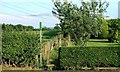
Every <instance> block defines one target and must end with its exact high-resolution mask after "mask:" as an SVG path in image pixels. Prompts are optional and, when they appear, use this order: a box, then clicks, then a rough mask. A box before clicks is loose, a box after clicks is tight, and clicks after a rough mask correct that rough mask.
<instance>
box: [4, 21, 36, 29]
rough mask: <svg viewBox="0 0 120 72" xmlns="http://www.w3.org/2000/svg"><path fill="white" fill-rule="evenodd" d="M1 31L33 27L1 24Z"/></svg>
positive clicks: (30, 27)
mask: <svg viewBox="0 0 120 72" xmlns="http://www.w3.org/2000/svg"><path fill="white" fill-rule="evenodd" d="M2 30H3V31H33V30H34V27H32V26H23V25H21V24H18V25H12V24H4V23H3V24H2Z"/></svg>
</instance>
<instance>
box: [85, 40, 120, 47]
mask: <svg viewBox="0 0 120 72" xmlns="http://www.w3.org/2000/svg"><path fill="white" fill-rule="evenodd" d="M87 46H88V47H91V46H92V47H93V46H94V47H98V46H99V47H103V46H104V47H107V46H109V47H118V46H120V44H118V43H110V42H108V40H107V39H90V41H89V42H88V43H87Z"/></svg>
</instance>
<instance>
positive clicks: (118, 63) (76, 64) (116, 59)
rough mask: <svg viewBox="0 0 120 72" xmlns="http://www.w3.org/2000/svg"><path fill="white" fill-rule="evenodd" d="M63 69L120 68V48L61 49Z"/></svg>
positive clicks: (60, 59)
mask: <svg viewBox="0 0 120 72" xmlns="http://www.w3.org/2000/svg"><path fill="white" fill-rule="evenodd" d="M59 53H60V54H59V61H60V66H61V68H63V69H66V68H70V69H74V68H81V67H86V66H87V67H120V48H119V47H86V48H79V47H62V48H60V49H59Z"/></svg>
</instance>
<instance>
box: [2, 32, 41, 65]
mask: <svg viewBox="0 0 120 72" xmlns="http://www.w3.org/2000/svg"><path fill="white" fill-rule="evenodd" d="M39 47H40V45H39V34H32V33H26V32H3V34H2V53H3V54H2V59H3V63H5V62H7V64H8V63H10V64H11V65H13V64H15V65H16V66H18V67H25V66H32V67H35V66H36V65H37V63H36V61H37V60H36V55H38V54H39Z"/></svg>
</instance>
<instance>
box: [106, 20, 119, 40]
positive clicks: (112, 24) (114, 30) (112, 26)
mask: <svg viewBox="0 0 120 72" xmlns="http://www.w3.org/2000/svg"><path fill="white" fill-rule="evenodd" d="M119 21H120V19H110V20H108V23H109V24H108V26H109V42H117V41H118V30H119V29H120V26H119Z"/></svg>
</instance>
